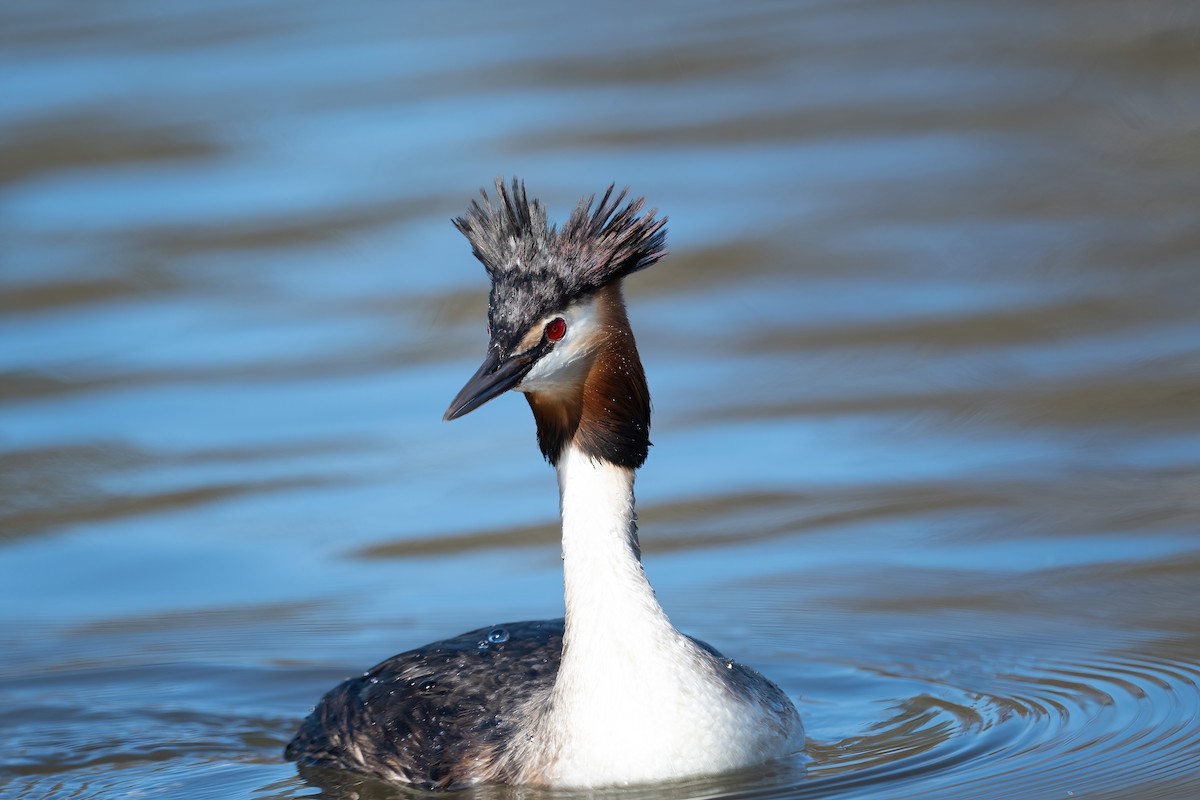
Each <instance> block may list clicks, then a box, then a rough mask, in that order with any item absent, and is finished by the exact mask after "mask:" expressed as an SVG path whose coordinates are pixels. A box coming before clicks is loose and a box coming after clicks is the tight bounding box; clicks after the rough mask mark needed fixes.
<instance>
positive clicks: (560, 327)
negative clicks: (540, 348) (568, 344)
mask: <svg viewBox="0 0 1200 800" xmlns="http://www.w3.org/2000/svg"><path fill="white" fill-rule="evenodd" d="M566 333H567V323H566V322H564V321H563V319H562V317H556V318H555V319H552V320H550V321H549V322H547V323H546V338H547V339H549V340H550V341H552V342H557V341H558V340H559V339H561V338H562V337H563V336H565V335H566Z"/></svg>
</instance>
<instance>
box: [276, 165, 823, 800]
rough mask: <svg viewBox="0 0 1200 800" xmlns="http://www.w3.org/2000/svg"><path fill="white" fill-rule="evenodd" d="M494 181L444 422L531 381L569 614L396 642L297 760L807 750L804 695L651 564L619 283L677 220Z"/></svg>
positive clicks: (766, 756)
mask: <svg viewBox="0 0 1200 800" xmlns="http://www.w3.org/2000/svg"><path fill="white" fill-rule="evenodd" d="M495 187H496V202H495V203H493V202H492V199H491V198H490V197H489V195H488V192H487V190H486V189H483V190H481V191H480V195H481V198H480V199H477V200H474V201H473V202H472V203H471V205H470V206H469V208H468V209H467V211H466V213H465V214H464V215H463V216H461V217H458V218H456V219H455V220H454V225H455V226H456V227H457V229H458V230H459V231H460V232H461V233H462V234H463V235H465V236H466V238H467V240H468V241H469V243H470V245H471V248H472V252H473V253H474V255H475V257H476V258H477V259H478V260H479V261H480V262H482V263H483V266H484V267H485V269H486V271H487V273H488V276H489V277H490V279H491V291H490V294H489V303H488V326H487V327H488V339H489V341H488V345H487V351H486V356H485V358H484V360H483V363H482V365H481V366H480V367H479V369H478V370H477V371H476V372H475V374H474V375H472V376H471V378H470V379H469V380H468V381H467V382H466V385H464V386H463V388H462V390H461V391H460V392H459V393H458V395H457V396H456V397H455V398H454V400H453V401H452V402H451V403H450V406H449V408H448V409H447V410H446V412H445V415H444V419H445V420H454V419H458V418H459V417H462V416H464V415H465V414H468V413H470V412H471V411H473V410H475V409H477V408H479V407H480V406H482V405H484V404H485V403H487V402H489V401H490V400H492V399H494V398H496V397H498V396H500V395H501V394H503V393H505V392H507V391H509V390H515V391H517V392H520V393H522V394H524V396H525V399H526V400H527V401H528V403H529V407H530V409H531V410H532V412H533V417H534V421H535V423H536V427H537V443H538V447H539V449H540V450H541V453H542V455H543V456H544V457H545V459H546V460H547V461H548V462H549V463H550V464H551V465H552V466H553V467H554V469H555V470H556V472H557V477H558V487H559V497H560V513H561V518H562V560H563V579H564V601H565V603H564V605H565V616H564V617H563V618H562V619H557V620H549V621H526V622H513V623H505V624H500V625H494V626H491V627H487V628H479V629H478V630H473V631H469V632H467V633H464V634H462V635H461V636H458V637H455V638H452V639H447V640H444V641H440V642H435V643H432V644H428V645H425V646H423V647H419V648H417V649H414V650H409V651H407V652H404V653H401V654H399V655H396V656H393V657H391V658H389V659H387V660H386V661H383V662H382V663H380V664H378V665H376V666H375V667H373V668H371V669H370V670H368V671H367V672H365V673H363V674H362V675H360V676H357V677H354V678H351V679H349V680H346V681H345V682H343V683H342V684H340V685H339V686H337V687H335V688H334V689H332V690H331V691H329V692H328V693H327V694H326V695H325V696H324V697H323V698H322V699H321V700H320V702H319V703H318V705H317V706H316V707H315V709H314V710H313V711H312V713H311V714H310V715H309V716H308V717H307V718H306V719H305V720H304V721H303V723H302V724H301V726H300V728H299V731H298V732H297V733H296V735H295V738H293V739H292V741H291V743H290V744H288V746H287V749H286V751H285V756H286V757H287V758H288V759H289V760H292V761H296V762H298V763H299V764H300V765H302V766H309V767H328V768H335V769H341V770H347V771H350V772H355V773H362V774H367V775H372V776H374V777H376V778H380V779H383V780H385V781H389V782H394V783H400V784H409V785H413V786H416V787H420V788H423V789H430V790H444V789H456V788H461V787H466V786H475V785H486V784H510V785H524V786H534V787H549V788H590V787H606V786H627V785H639V784H653V783H658V782H664V781H672V780H680V779H684V778H693V777H699V776H704V775H712V774H717V773H722V772H727V771H731V770H736V769H740V768H746V767H751V766H755V765H759V764H763V763H766V762H768V761H771V760H775V759H781V758H786V757H788V756H791V755H794V754H796V753H799V752H800V751H802V749H803V746H804V727H803V724H802V722H801V719H800V715H799V713H798V712H797V711H796V708H795V706H794V705H793V703H792V701H791V700H790V699H789V698H788V696H787V694H785V693H784V692H783V690H781V689H780V688H779V687H778V686H776V685H775V684H774V683H772V682H771V681H769V680H767V679H766V678H765V677H763V676H762V675H761V674H760V673H758V672H757V671H755V670H754V669H752V668H750V667H748V666H746V665H744V664H741V663H740V662H737V661H734V660H732V659H729V658H726V657H725V656H723V655H721V653H719V652H718V651H717V650H716V649H714V648H713V647H711V646H709V645H708V644H706V643H704V642H702V641H700V640H698V639H695V638H692V637H690V636H687V635H685V634H683V633H681V632H680V631H678V630H677V629H676V628H675V626H674V625H672V624H671V622H670V620H669V619H668V617H667V614H666V613H665V612H664V610H663V608H662V606H661V604H660V603H659V601H658V599H657V598H656V596H655V592H654V589H653V588H652V587H651V585H650V582H649V580H648V578H647V576H646V572H645V570H644V568H643V566H642V561H641V548H640V545H639V540H638V528H637V515H636V512H635V506H634V476H635V473H636V471H637V469H638V468H639V467H641V466H642V464H643V462H645V460H646V457H647V454H648V451H649V447H650V394H649V391H648V388H647V384H646V376H645V372H644V369H643V367H642V362H641V359H640V358H639V356H638V350H637V346H636V343H635V341H634V335H633V331H632V329H631V328H630V324H629V318H628V314H627V311H626V305H625V301H624V298H623V295H622V282H623V280H624V279H625V278H626V277H627V276H628V275H630V274H632V273H634V272H637V271H638V270H642V269H645V268H646V267H649V266H651V265H652V264H655V263H656V262H658V261H660V260H661V259H662V258H663V257H664V256H665V255H666V252H667V251H666V223H667V219H666V218H665V217H663V218H657V210H656V209H651V210H649V211H646V212H645V213H642V212H643V208H644V206H645V198H638V199H636V200H631V201H629V202H625V198H626V195H627V193H628V189H625V190H622V191H620V192H617V193H615V194H614V189H615V184H613V185H610V186H609V187H608V189H607V191H606V192H605V193H604V195H603V197H602V198H601V200H600V202H599V203H598V204H597V203H596V202H595V195H591V196H589V197H584V198H583V199H581V200H580V201H579V203H578V205H577V206H576V208H575V209H574V211H573V213H572V214H571V215H570V217H569V219H568V220H567V221H566V223H565V224H564V225H563V226H562V227H561V228H559V227H557V226H555V225H552V224H550V223H549V222H548V219H547V213H546V210H545V207H544V206H543V205H542V204H541V202H540V201H538V200H537V199H533V200H530V199H529V198H528V195H527V193H526V190H525V184H524V182H523V181H519V180H518V178H516V177H514V178H513V179H512V183H511V186H507V185H506V183H505V181H504V179H502V178H497V179H496V183H495ZM622 204H624V205H622Z"/></svg>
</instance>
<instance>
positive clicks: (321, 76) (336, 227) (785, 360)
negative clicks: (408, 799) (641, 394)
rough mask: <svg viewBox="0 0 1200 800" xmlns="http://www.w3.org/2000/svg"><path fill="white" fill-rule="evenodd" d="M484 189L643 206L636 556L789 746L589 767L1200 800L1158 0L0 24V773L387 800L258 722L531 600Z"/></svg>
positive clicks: (1196, 206) (1165, 12)
mask: <svg viewBox="0 0 1200 800" xmlns="http://www.w3.org/2000/svg"><path fill="white" fill-rule="evenodd" d="M498 174H505V175H509V174H519V175H521V176H523V177H524V178H525V179H526V181H527V183H528V186H529V188H530V192H531V193H532V194H535V195H536V196H538V197H540V198H542V200H543V201H545V203H546V204H547V205H548V206H549V208H550V209H551V214H552V215H553V216H555V217H556V218H558V219H562V218H563V217H564V216H565V215H566V213H567V212H568V211H569V209H570V208H571V207H572V205H573V204H574V202H575V201H576V200H577V199H578V198H579V196H580V195H583V194H587V193H591V192H594V191H597V190H601V189H603V187H605V186H606V185H607V184H608V183H609V182H613V181H615V182H617V183H618V184H626V183H628V184H629V185H631V187H632V189H633V191H634V192H635V193H638V194H645V195H646V196H647V197H648V198H649V200H650V202H651V204H653V205H656V206H658V208H660V209H661V210H662V212H663V213H665V214H667V215H668V216H669V217H670V234H669V242H670V245H671V249H672V255H671V256H670V258H669V259H667V260H666V261H664V262H663V263H662V264H660V265H658V266H656V267H654V268H653V269H651V270H649V271H647V272H645V273H642V274H639V275H638V276H636V277H634V278H632V279H631V280H630V281H629V283H628V286H627V295H628V298H629V303H630V315H631V318H632V320H633V324H634V327H635V330H636V332H637V334H638V340H639V343H640V346H641V350H642V355H643V358H644V360H645V362H646V368H647V371H648V374H649V377H650V383H651V388H652V390H653V392H654V397H655V412H656V417H655V425H654V442H655V448H654V450H653V451H652V453H651V458H650V461H649V462H648V464H647V466H646V467H645V469H644V470H643V471H642V473H641V476H640V479H639V484H638V490H639V503H640V515H641V519H642V543H643V546H644V550H645V557H646V563H647V569H648V571H649V573H650V576H651V578H652V580H654V582H655V585H656V587H657V589H658V593H659V597H660V598H661V600H662V601H663V603H664V605H665V606H666V608H667V610H668V612H669V613H670V614H671V616H672V619H673V620H674V621H675V622H676V624H678V625H679V627H681V628H682V629H684V630H686V631H688V632H690V633H693V634H695V635H697V636H700V637H702V638H704V639H706V640H708V641H710V642H712V643H713V644H714V645H716V646H718V647H719V648H721V649H722V650H723V651H724V652H726V653H727V654H729V655H731V656H734V657H736V658H738V659H739V660H741V661H744V662H746V663H749V664H753V665H755V666H756V667H758V668H759V669H761V670H762V671H763V672H765V673H766V674H768V675H769V676H771V677H772V678H773V679H775V680H776V681H777V682H778V683H779V684H780V685H781V686H782V687H783V688H784V689H785V690H786V691H787V692H788V693H789V694H790V695H791V696H792V697H793V698H794V699H796V701H797V704H798V706H799V708H800V710H801V713H802V714H803V716H804V718H805V722H806V726H807V729H808V733H809V737H810V739H809V746H808V749H807V752H806V753H805V754H804V755H803V756H800V757H797V758H796V759H794V760H793V761H791V762H788V763H783V764H775V765H771V766H770V767H766V768H762V769H758V770H753V771H750V772H747V773H744V774H737V775H731V776H722V777H720V778H715V779H709V780H703V781H696V782H692V783H686V784H681V785H673V786H669V787H656V788H654V789H653V790H627V791H625V792H622V793H619V796H622V797H679V798H683V797H700V796H703V797H716V796H725V795H728V796H739V797H748V796H754V797H780V796H788V797H798V796H803V797H837V798H847V799H848V800H849V799H851V798H918V797H919V798H942V797H945V798H952V797H953V798H960V797H970V798H1019V797H1037V798H1056V797H1103V798H1151V797H1153V798H1194V797H1197V796H1200V688H1198V682H1200V614H1198V612H1197V609H1198V608H1200V311H1198V309H1200V199H1198V198H1200V192H1198V188H1200V6H1197V5H1196V4H1195V3H1187V2H1182V0H1180V1H1179V2H1156V1H1154V0H1151V2H1139V3H1118V2H1099V3H1095V2H1087V3H1084V2H1075V1H1073V0H1067V1H1066V2H1061V3H1040V2H1022V1H1021V0H1018V1H1017V2H1004V3H1000V2H995V3H984V2H967V3H957V2H955V3H951V2H939V0H901V1H900V2H897V3H882V2H871V1H870V0H868V1H867V2H847V3H817V2H812V3H737V4H733V3H730V4H720V3H714V4H712V5H710V6H702V5H699V4H692V3H679V4H675V5H673V6H672V5H653V4H651V5H647V4H629V5H624V4H615V5H614V4H591V5H590V6H587V7H570V6H568V5H566V4H558V3H534V4H491V5H485V4H456V3H445V4H437V5H434V4H429V5H428V6H426V7H423V8H418V7H417V6H415V5H412V4H404V3H383V2H378V3H356V4H333V3H329V4H308V5H302V4H296V3H291V2H287V3H285V2H238V3H232V2H203V3H201V2H177V3H156V2H150V0H141V1H140V2H134V1H133V0H127V1H125V2H122V1H121V0H115V1H114V2H106V3H102V4H97V3H90V4H82V5H81V4H72V3H65V2H21V0H17V2H10V3H5V4H4V5H3V6H0V653H2V654H3V655H2V657H0V741H3V742H4V745H5V746H4V748H3V754H2V756H0V794H2V795H3V796H5V797H14V798H38V797H126V796H129V797H211V798H230V797H255V798H295V797H308V796H321V797H329V798H350V797H359V798H368V797H380V798H382V797H390V796H397V795H403V792H402V791H401V790H397V789H394V788H389V787H387V786H383V785H380V784H373V783H370V782H364V781H361V780H359V779H355V778H348V777H347V776H344V775H336V774H320V773H305V774H304V775H300V774H298V773H297V771H296V768H295V766H294V765H292V764H288V763H285V762H284V761H283V760H282V758H281V751H282V748H283V745H284V744H285V742H286V741H287V740H288V738H289V737H290V736H291V734H292V732H293V731H294V729H295V727H296V725H297V723H298V721H299V720H300V718H302V717H303V716H304V715H305V714H306V713H307V711H308V709H309V708H310V707H311V705H312V704H313V702H314V701H315V700H316V699H317V698H318V697H319V696H320V694H321V693H322V692H323V691H324V690H325V689H327V688H329V687H330V686H331V685H333V684H334V683H335V682H336V681H338V680H339V679H341V678H342V677H344V676H346V675H348V674H351V673H353V672H355V671H358V670H361V669H363V668H365V667H367V666H369V665H371V664H373V663H374V662H376V661H378V660H380V659H381V658H383V657H385V656H387V655H390V654H391V653H393V652H396V651H398V650H401V649H406V648H408V647H412V646H415V645H418V644H421V643H424V642H426V641H429V640H431V639H436V638H441V637H445V636H449V635H452V634H457V633H459V632H461V631H464V630H468V629H471V628H476V627H480V626H482V625H487V624H491V623H497V622H504V621H508V620H518V619H527V618H542V617H551V616H557V615H559V614H560V613H561V603H562V599H561V574H560V563H559V557H558V548H557V545H556V513H557V506H556V503H557V497H556V488H555V484H554V480H553V475H552V473H551V471H550V470H549V469H548V468H547V467H546V466H545V464H543V463H542V462H541V461H540V459H539V457H538V454H537V451H536V448H535V446H534V438H533V424H532V421H531V420H530V418H529V412H528V411H527V409H526V407H525V404H524V403H523V402H521V401H520V399H519V398H515V397H507V398H501V399H500V400H499V401H497V402H494V403H492V404H491V405H489V406H488V407H486V408H485V409H483V410H481V411H479V412H476V413H475V414H472V415H471V416H469V417H467V418H465V419H463V420H460V421H457V422H455V423H453V424H443V423H441V422H440V417H441V413H442V411H443V410H444V409H445V407H446V404H447V403H448V402H449V400H450V398H451V397H452V396H453V394H454V393H455V392H456V391H457V390H458V388H459V387H460V386H461V385H462V383H463V382H464V380H465V379H466V377H467V376H468V375H470V374H471V372H473V371H474V369H475V367H476V365H477V360H478V359H479V358H480V356H481V354H482V352H483V347H484V336H485V333H484V324H483V312H484V303H485V297H486V279H485V277H484V275H483V272H482V270H481V269H480V268H479V266H478V264H476V263H475V262H474V260H473V259H472V258H471V255H470V252H469V248H468V246H467V245H466V242H465V241H464V240H462V238H461V237H460V236H459V235H458V233H457V232H455V231H454V230H453V228H452V227H451V225H450V223H449V219H450V217H452V216H453V215H455V214H457V213H460V212H461V211H462V210H463V209H464V208H465V206H466V204H467V202H468V201H469V200H470V199H471V197H473V196H474V194H475V192H476V191H477V190H478V188H479V187H480V186H483V185H487V184H490V182H491V180H492V178H493V177H494V176H496V175H498ZM479 794H483V795H485V796H497V797H511V796H518V795H519V796H522V797H525V796H530V794H531V793H528V792H513V791H505V790H484V791H481V792H479ZM602 794H603V793H602Z"/></svg>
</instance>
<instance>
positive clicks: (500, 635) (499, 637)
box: [488, 628, 508, 644]
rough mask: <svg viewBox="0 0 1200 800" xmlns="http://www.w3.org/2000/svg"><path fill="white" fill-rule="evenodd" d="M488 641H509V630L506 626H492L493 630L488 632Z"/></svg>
mask: <svg viewBox="0 0 1200 800" xmlns="http://www.w3.org/2000/svg"><path fill="white" fill-rule="evenodd" d="M488 641H489V642H493V643H495V644H500V643H501V642H507V641H508V631H506V630H504V628H492V630H491V632H490V633H488Z"/></svg>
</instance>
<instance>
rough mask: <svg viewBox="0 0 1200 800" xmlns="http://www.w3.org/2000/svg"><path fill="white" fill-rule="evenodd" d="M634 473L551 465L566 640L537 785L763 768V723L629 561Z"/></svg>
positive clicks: (568, 453) (567, 462) (572, 462)
mask: <svg viewBox="0 0 1200 800" xmlns="http://www.w3.org/2000/svg"><path fill="white" fill-rule="evenodd" d="M633 477H634V474H633V470H631V469H627V468H623V467H618V466H615V465H613V464H609V463H607V462H603V461H593V460H591V459H590V458H589V457H588V456H587V455H584V454H583V453H582V452H580V451H579V450H577V449H575V448H574V447H573V446H571V445H568V446H567V447H566V448H565V450H564V451H563V453H562V457H561V458H560V459H559V461H558V481H559V489H560V493H561V499H562V520H563V541H562V545H563V572H564V578H565V585H566V633H565V637H564V639H563V656H562V664H561V666H560V668H559V672H558V679H557V681H556V683H555V685H554V689H553V693H552V696H551V697H550V702H549V705H548V707H547V709H546V714H545V716H544V717H543V718H542V727H541V728H540V729H539V731H538V735H537V736H534V737H530V738H531V741H534V740H536V742H537V743H536V744H534V745H532V746H533V747H535V748H538V749H539V750H540V751H541V753H540V758H539V759H538V761H540V764H541V767H540V769H541V770H544V771H542V772H541V773H540V774H539V776H538V781H539V782H545V783H549V784H551V785H558V786H597V785H604V784H612V783H631V782H644V781H656V780H665V779H672V778H679V777H684V776H688V775H696V774H703V773H706V772H714V771H720V770H721V769H729V768H732V767H736V766H740V765H742V764H745V763H754V762H753V760H748V759H757V760H762V754H761V747H760V744H759V743H758V741H757V739H758V733H757V729H758V728H759V727H761V726H760V722H759V720H758V718H757V716H756V715H755V714H754V713H747V709H746V708H744V702H743V701H738V700H737V698H736V697H735V696H734V694H735V693H732V692H730V691H729V689H728V687H727V686H726V685H725V678H724V676H723V675H721V674H719V672H723V671H724V664H723V663H721V664H719V665H718V666H714V659H713V657H712V656H710V655H709V654H708V653H705V652H703V651H702V650H701V649H700V648H699V647H698V646H697V645H696V643H695V642H693V641H692V640H691V639H689V638H688V637H686V636H684V635H683V634H681V633H680V632H679V631H677V630H675V628H674V627H673V626H672V625H671V622H670V620H668V619H667V615H666V614H665V613H664V612H663V610H662V607H661V606H660V605H659V604H658V600H657V599H655V596H654V590H653V589H652V588H651V586H650V582H649V581H648V580H647V578H646V573H645V572H644V571H643V569H642V565H641V562H640V560H639V558H638V555H637V549H636V544H635V542H636V539H635V532H636V516H635V514H634V498H633Z"/></svg>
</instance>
